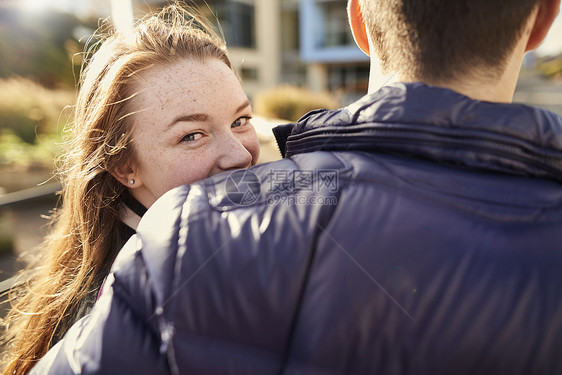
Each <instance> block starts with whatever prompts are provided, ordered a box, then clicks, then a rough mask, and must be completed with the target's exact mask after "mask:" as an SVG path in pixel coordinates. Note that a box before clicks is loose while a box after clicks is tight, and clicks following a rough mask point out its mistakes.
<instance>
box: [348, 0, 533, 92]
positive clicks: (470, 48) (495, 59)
mask: <svg viewBox="0 0 562 375" xmlns="http://www.w3.org/2000/svg"><path fill="white" fill-rule="evenodd" d="M537 3H538V0H509V1H504V0H359V4H360V6H361V10H362V13H363V18H364V21H365V25H366V26H367V30H368V32H369V33H370V36H371V38H372V40H373V44H374V48H375V49H376V50H375V53H376V54H377V55H378V57H379V58H380V59H381V62H382V68H383V71H384V72H386V73H389V72H393V71H402V72H407V73H406V74H408V75H412V76H414V77H418V78H420V79H424V80H427V81H433V82H442V81H446V80H450V79H453V78H457V77H459V76H466V75H485V76H490V77H497V76H498V75H500V74H501V73H502V72H503V70H504V69H505V64H506V57H507V55H508V53H509V52H510V51H511V50H512V49H513V48H514V47H515V43H516V41H517V39H518V38H519V36H520V35H521V33H522V32H523V31H524V30H523V28H524V26H525V21H526V20H527V19H528V17H529V15H530V14H531V12H532V11H533V9H534V7H535V6H536V5H537Z"/></svg>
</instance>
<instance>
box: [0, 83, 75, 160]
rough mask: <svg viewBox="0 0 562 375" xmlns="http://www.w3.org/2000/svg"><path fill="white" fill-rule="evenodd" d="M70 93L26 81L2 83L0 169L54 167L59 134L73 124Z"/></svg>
mask: <svg viewBox="0 0 562 375" xmlns="http://www.w3.org/2000/svg"><path fill="white" fill-rule="evenodd" d="M73 102H74V93H73V92H72V91H71V90H61V89H57V90H50V89H46V88H44V87H42V86H41V85H39V84H37V83H35V82H33V81H31V80H28V79H24V78H19V77H15V78H10V79H6V80H4V79H0V165H40V166H48V167H49V168H50V167H52V161H53V156H54V154H55V153H56V151H57V143H58V139H59V138H60V137H59V134H61V133H62V130H63V128H64V125H65V124H66V123H67V122H68V121H70V120H71V119H70V116H71V112H72V111H71V110H70V108H69V109H68V110H64V108H65V107H66V106H69V105H71V104H73Z"/></svg>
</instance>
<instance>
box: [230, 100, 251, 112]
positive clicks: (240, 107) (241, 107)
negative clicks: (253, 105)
mask: <svg viewBox="0 0 562 375" xmlns="http://www.w3.org/2000/svg"><path fill="white" fill-rule="evenodd" d="M249 105H250V101H249V100H248V99H246V101H245V102H244V103H242V104H241V105H240V106H239V107H238V108H236V111H235V112H234V113H238V112H240V111H242V110H243V109H245V108H246V107H247V106H249Z"/></svg>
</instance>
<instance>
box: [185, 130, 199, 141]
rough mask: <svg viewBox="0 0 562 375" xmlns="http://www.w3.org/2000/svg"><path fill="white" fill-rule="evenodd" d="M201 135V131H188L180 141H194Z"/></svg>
mask: <svg viewBox="0 0 562 375" xmlns="http://www.w3.org/2000/svg"><path fill="white" fill-rule="evenodd" d="M202 136H203V133H200V132H194V133H189V134H186V135H185V136H184V137H183V138H182V139H181V141H182V142H193V141H196V140H198V139H200V138H201V137H202Z"/></svg>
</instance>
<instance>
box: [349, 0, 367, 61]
mask: <svg viewBox="0 0 562 375" xmlns="http://www.w3.org/2000/svg"><path fill="white" fill-rule="evenodd" d="M347 18H348V20H349V26H351V32H352V34H353V38H354V39H355V43H357V45H358V46H359V48H361V51H363V52H365V53H366V54H367V55H368V56H370V52H369V38H368V37H367V28H366V27H365V21H363V13H362V12H361V6H360V5H359V0H349V1H348V3H347Z"/></svg>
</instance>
